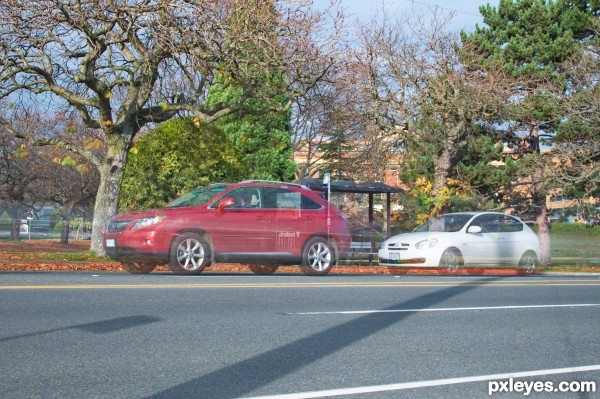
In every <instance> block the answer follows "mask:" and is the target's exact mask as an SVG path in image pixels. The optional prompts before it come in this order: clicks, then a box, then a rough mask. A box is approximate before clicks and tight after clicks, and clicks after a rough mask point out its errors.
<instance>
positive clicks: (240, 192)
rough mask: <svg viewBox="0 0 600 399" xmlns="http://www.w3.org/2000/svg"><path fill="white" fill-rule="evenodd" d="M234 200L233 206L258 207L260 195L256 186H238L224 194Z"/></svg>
mask: <svg viewBox="0 0 600 399" xmlns="http://www.w3.org/2000/svg"><path fill="white" fill-rule="evenodd" d="M225 197H231V198H233V199H234V200H235V205H234V206H233V208H260V207H261V195H260V190H259V189H258V188H256V187H240V188H236V189H235V190H231V191H230V192H229V193H227V194H225Z"/></svg>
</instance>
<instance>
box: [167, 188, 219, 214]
mask: <svg viewBox="0 0 600 399" xmlns="http://www.w3.org/2000/svg"><path fill="white" fill-rule="evenodd" d="M226 188H227V185H226V184H215V185H211V186H208V187H204V188H200V189H198V190H194V191H191V192H189V193H187V194H184V195H182V196H181V197H179V198H177V199H176V200H174V201H172V202H170V203H169V204H167V205H166V206H165V207H166V208H175V207H180V206H194V205H200V204H204V203H205V202H206V201H208V200H210V199H211V198H214V197H215V196H216V195H217V194H219V193H221V192H222V191H223V190H225V189H226Z"/></svg>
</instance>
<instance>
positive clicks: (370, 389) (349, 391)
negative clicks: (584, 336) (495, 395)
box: [245, 364, 600, 399]
mask: <svg viewBox="0 0 600 399" xmlns="http://www.w3.org/2000/svg"><path fill="white" fill-rule="evenodd" d="M597 370H600V364H596V365H591V366H580V367H566V368H560V369H546V370H533V371H520V372H514V373H501V374H489V375H478V376H472V377H459V378H445V379H440V380H429V381H413V382H402V383H399V384H388V385H372V386H366V387H355V388H342V389H329V390H324V391H312V392H297V393H289V394H282V395H266V396H253V397H248V398H245V399H309V398H327V397H332V396H342V395H359V394H364V393H374V392H389V391H401V390H404V389H413V388H426V387H435V386H442V385H454V384H465V383H470V382H479V381H494V380H505V379H508V378H522V377H537V376H544V375H553V374H567V373H578V372H584V371H597Z"/></svg>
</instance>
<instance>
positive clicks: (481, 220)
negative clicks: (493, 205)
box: [471, 215, 500, 233]
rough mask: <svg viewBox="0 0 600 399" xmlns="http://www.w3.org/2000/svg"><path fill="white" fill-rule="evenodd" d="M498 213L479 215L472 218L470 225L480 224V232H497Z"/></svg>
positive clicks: (498, 228)
mask: <svg viewBox="0 0 600 399" xmlns="http://www.w3.org/2000/svg"><path fill="white" fill-rule="evenodd" d="M498 216H499V215H481V216H478V217H477V218H475V220H473V223H471V225H472V226H480V227H481V232H482V233H497V232H498V231H499V230H500V220H499V218H498Z"/></svg>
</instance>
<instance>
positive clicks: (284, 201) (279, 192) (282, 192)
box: [262, 187, 322, 210]
mask: <svg viewBox="0 0 600 399" xmlns="http://www.w3.org/2000/svg"><path fill="white" fill-rule="evenodd" d="M262 193H263V200H262V201H263V208H269V209H292V210H301V209H321V208H322V206H321V205H320V204H319V203H317V202H315V201H313V200H312V199H310V198H308V197H304V196H303V195H302V194H300V193H299V192H296V191H291V190H286V189H284V188H277V187H264V188H263V189H262Z"/></svg>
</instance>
